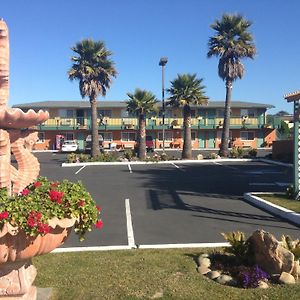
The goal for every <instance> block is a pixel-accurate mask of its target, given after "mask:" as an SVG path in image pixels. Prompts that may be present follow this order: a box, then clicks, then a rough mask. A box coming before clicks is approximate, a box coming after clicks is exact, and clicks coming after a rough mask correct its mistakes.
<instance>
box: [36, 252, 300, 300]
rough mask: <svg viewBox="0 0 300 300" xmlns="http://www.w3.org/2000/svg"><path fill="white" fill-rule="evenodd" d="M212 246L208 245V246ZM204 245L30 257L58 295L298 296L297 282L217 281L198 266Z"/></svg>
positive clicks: (64, 298)
mask: <svg viewBox="0 0 300 300" xmlns="http://www.w3.org/2000/svg"><path fill="white" fill-rule="evenodd" d="M209 251H212V250H209ZM204 252H205V249H201V250H200V249H172V250H170V249H168V250H124V251H105V252H82V253H64V254H47V255H44V256H40V257H36V258H34V259H33V262H34V265H35V266H36V267H37V269H38V275H37V278H36V280H35V285H36V286H37V287H53V289H54V292H53V297H52V298H51V300H56V299H61V300H68V299H72V300H73V299H76V300H79V299H82V300H89V299H151V298H152V299H154V298H160V299H188V300H190V299H208V300H210V299H222V300H227V299H230V300H231V299H243V300H244V299H264V300H265V299H274V300H275V299H276V300H278V299H289V300H292V299H295V300H296V299H297V300H298V299H299V295H300V284H298V285H293V286H280V285H273V286H271V287H270V288H269V289H267V290H262V289H248V290H245V289H239V288H233V287H226V286H222V285H219V284H217V283H215V282H213V281H211V280H209V279H207V278H205V277H204V276H202V275H200V274H199V273H198V272H197V271H196V267H197V265H196V263H195V258H196V257H197V256H198V255H199V254H201V253H204Z"/></svg>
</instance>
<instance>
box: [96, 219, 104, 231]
mask: <svg viewBox="0 0 300 300" xmlns="http://www.w3.org/2000/svg"><path fill="white" fill-rule="evenodd" d="M95 227H96V228H98V229H101V228H102V227H103V222H102V220H98V221H97V222H96V224H95Z"/></svg>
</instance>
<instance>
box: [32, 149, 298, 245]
mask: <svg viewBox="0 0 300 300" xmlns="http://www.w3.org/2000/svg"><path fill="white" fill-rule="evenodd" d="M36 156H37V157H38V158H39V161H40V163H41V175H43V176H47V177H49V178H50V179H53V180H62V179H64V178H66V179H69V180H72V181H77V180H81V181H82V182H83V183H84V184H85V186H86V187H87V189H88V190H89V191H90V193H91V194H92V196H93V198H94V199H95V201H96V202H97V204H98V205H100V206H101V207H102V220H103V222H104V227H103V229H101V230H96V229H95V230H93V231H92V232H91V233H89V234H88V236H87V237H86V240H85V241H84V242H82V243H80V242H78V240H77V237H76V236H75V235H71V237H70V238H69V240H68V241H67V242H66V243H65V245H64V247H91V246H95V247H97V246H128V245H131V246H132V245H133V244H134V245H141V246H145V245H165V244H187V243H214V242H224V240H223V237H222V236H221V235H220V232H228V231H233V230H241V231H244V232H245V233H247V234H250V233H251V232H253V231H254V230H256V229H264V230H266V231H269V232H271V233H273V234H275V235H276V236H277V238H280V236H281V235H282V234H289V235H291V236H292V237H294V238H296V237H297V238H300V234H299V228H298V227H296V226H294V225H292V224H290V223H287V222H285V221H283V220H280V219H279V218H277V217H275V216H272V215H270V214H268V213H267V212H264V211H262V210H261V209H258V208H256V207H254V206H252V205H250V204H248V203H246V202H245V201H244V200H243V197H242V195H243V193H244V192H249V191H272V192H274V191H284V190H285V188H286V185H287V184H288V183H290V182H291V180H292V169H291V168H288V167H283V166H276V165H273V164H268V163H264V162H259V161H256V162H211V161H207V162H205V163H202V164H191V163H184V164H176V163H170V164H164V165H161V164H149V165H133V164H128V165H118V166H103V165H102V166H86V167H84V168H82V167H72V168H70V167H68V168H62V167H61V163H62V162H64V161H65V155H63V154H59V153H58V154H54V153H36ZM130 219H131V222H130V223H131V225H132V228H131V229H130V228H129V229H130V231H128V230H129V229H128V220H130Z"/></svg>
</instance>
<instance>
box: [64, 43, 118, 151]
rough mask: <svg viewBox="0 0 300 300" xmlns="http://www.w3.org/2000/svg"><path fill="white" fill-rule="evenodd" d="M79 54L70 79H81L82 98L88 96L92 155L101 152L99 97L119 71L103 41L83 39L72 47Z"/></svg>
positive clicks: (74, 62) (71, 69) (69, 72)
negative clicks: (98, 112)
mask: <svg viewBox="0 0 300 300" xmlns="http://www.w3.org/2000/svg"><path fill="white" fill-rule="evenodd" d="M71 49H72V50H73V51H74V52H75V53H76V54H77V55H76V56H72V57H71V61H72V62H73V65H72V67H71V68H70V69H69V71H68V76H69V79H70V80H71V81H72V80H74V79H76V80H78V81H79V90H80V94H81V97H82V98H85V97H88V98H89V100H90V104H91V115H92V152H91V155H92V157H95V156H97V155H99V154H100V149H99V135H98V124H97V97H98V96H99V95H102V96H105V95H106V91H107V90H108V89H109V88H110V86H111V83H112V77H116V75H117V71H116V69H115V66H114V62H113V61H112V60H110V58H109V57H110V56H111V55H112V52H111V51H109V50H107V49H106V48H105V44H104V42H103V41H93V40H91V39H85V40H82V41H80V42H78V43H76V45H75V46H74V47H72V48H71Z"/></svg>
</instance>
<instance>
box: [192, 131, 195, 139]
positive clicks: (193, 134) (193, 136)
mask: <svg viewBox="0 0 300 300" xmlns="http://www.w3.org/2000/svg"><path fill="white" fill-rule="evenodd" d="M195 140H196V131H193V130H192V141H195Z"/></svg>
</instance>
